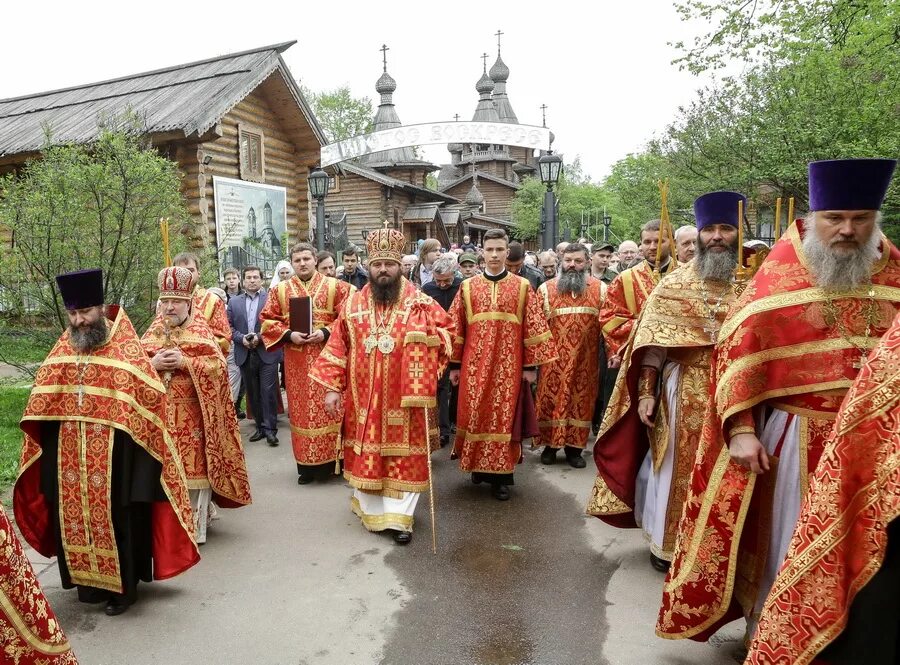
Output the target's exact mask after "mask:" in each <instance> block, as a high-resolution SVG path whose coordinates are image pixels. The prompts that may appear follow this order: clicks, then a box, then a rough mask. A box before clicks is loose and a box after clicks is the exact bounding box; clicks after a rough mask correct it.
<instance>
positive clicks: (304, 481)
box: [297, 475, 316, 485]
mask: <svg viewBox="0 0 900 665" xmlns="http://www.w3.org/2000/svg"><path fill="white" fill-rule="evenodd" d="M315 479H316V477H315V476H314V475H302V476H298V477H297V484H298V485H309V484H310V483H311V482H312V481H314V480H315Z"/></svg>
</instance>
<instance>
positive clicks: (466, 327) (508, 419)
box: [450, 229, 556, 501]
mask: <svg viewBox="0 0 900 665" xmlns="http://www.w3.org/2000/svg"><path fill="white" fill-rule="evenodd" d="M482 242H483V245H484V268H485V271H484V274H482V275H476V276H475V277H472V278H470V279H467V280H465V281H464V282H463V283H462V286H460V289H459V293H457V294H456V298H454V299H453V304H452V305H451V306H450V316H451V319H452V320H453V330H454V334H455V337H454V340H453V358H452V360H453V363H454V365H453V366H452V367H453V369H451V370H450V382H451V383H452V384H453V385H459V401H458V407H457V416H456V442H455V445H454V447H453V453H452V455H451V459H456V458H459V468H460V469H461V470H462V471H464V472H466V473H471V474H472V480H473V482H475V483H480V482H487V483H489V484H490V486H491V492H492V493H493V495H494V498H496V499H497V500H498V501H507V500H509V498H510V492H509V485H512V484H513V482H514V480H513V471H514V470H515V468H516V464H518V463H519V462H521V461H522V442H521V440H518V441H516V440H515V438H516V437H514V436H513V427H514V425H515V424H516V412H517V407H520V409H521V404H520V402H519V393H520V390H522V389H523V388H522V387H523V381H522V379H524V380H525V382H524V383H525V386H526V389H528V387H529V386H530V385H531V384H533V383H535V382H536V381H537V367H538V366H539V365H543V364H545V363H548V362H550V361H551V360H555V359H556V346H555V345H554V343H553V337H552V334H551V333H550V328H549V327H548V325H547V319H545V318H544V313H543V312H542V311H541V304H540V301H539V300H538V298H537V293H535V292H534V290H533V289H532V288H531V284H530V283H529V282H528V280H527V279H525V278H524V277H518V276H517V275H511V274H510V273H509V272H508V271H507V269H506V265H505V262H506V257H507V254H508V246H509V240H508V238H507V236H506V233H505V232H504V231H503V230H502V229H490V230H489V231H487V232H486V233H485V234H484V237H483V238H482ZM520 409H519V410H520ZM533 417H534V416H533V415H532V418H533Z"/></svg>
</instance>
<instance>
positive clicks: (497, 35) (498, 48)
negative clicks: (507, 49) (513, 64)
mask: <svg viewBox="0 0 900 665" xmlns="http://www.w3.org/2000/svg"><path fill="white" fill-rule="evenodd" d="M503 34H504V33H503V32H502V31H501V30H498V31H497V32H495V33H494V36H495V37H497V57H498V58H499V57H500V37H501V36H503Z"/></svg>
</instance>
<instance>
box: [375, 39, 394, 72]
mask: <svg viewBox="0 0 900 665" xmlns="http://www.w3.org/2000/svg"><path fill="white" fill-rule="evenodd" d="M378 50H379V51H381V57H382V59H383V60H384V71H387V52H388V51H390V50H391V49H390V48H388V45H387V44H382V45H381V48H380V49H378Z"/></svg>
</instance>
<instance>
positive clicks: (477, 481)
mask: <svg viewBox="0 0 900 665" xmlns="http://www.w3.org/2000/svg"><path fill="white" fill-rule="evenodd" d="M472 484H473V485H480V484H481V478H480V477H479V476H478V474H476V473H473V474H472Z"/></svg>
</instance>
